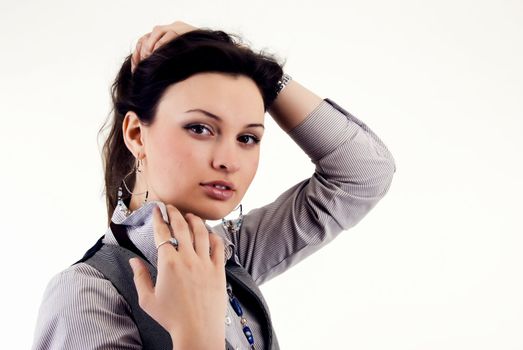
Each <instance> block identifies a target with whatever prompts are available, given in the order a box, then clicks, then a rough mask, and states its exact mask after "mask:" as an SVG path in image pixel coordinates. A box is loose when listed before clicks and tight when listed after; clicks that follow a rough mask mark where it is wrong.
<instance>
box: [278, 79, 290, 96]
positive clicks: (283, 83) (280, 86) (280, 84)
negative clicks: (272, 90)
mask: <svg viewBox="0 0 523 350" xmlns="http://www.w3.org/2000/svg"><path fill="white" fill-rule="evenodd" d="M291 80H292V77H291V76H290V75H289V74H287V73H283V75H282V77H281V79H280V80H278V82H277V83H276V96H278V94H279V93H280V92H282V90H283V89H284V88H285V87H286V86H287V84H289V82H290V81H291Z"/></svg>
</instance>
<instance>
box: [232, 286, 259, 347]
mask: <svg viewBox="0 0 523 350" xmlns="http://www.w3.org/2000/svg"><path fill="white" fill-rule="evenodd" d="M227 294H228V295H229V302H230V303H231V306H232V308H233V309H234V312H236V315H238V316H239V317H240V322H241V324H242V330H243V334H245V337H246V338H247V341H248V342H249V344H250V346H251V350H255V348H254V336H253V334H252V332H251V329H250V328H249V326H247V319H246V318H245V317H243V310H242V307H241V305H240V302H239V301H238V299H237V298H236V297H235V296H234V294H233V293H232V287H231V284H230V283H229V282H227Z"/></svg>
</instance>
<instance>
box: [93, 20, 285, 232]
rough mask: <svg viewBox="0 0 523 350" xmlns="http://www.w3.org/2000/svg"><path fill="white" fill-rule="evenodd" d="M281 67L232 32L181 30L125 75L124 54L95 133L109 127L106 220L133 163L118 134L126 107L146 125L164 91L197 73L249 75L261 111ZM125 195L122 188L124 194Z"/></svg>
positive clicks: (269, 99)
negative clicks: (260, 101)
mask: <svg viewBox="0 0 523 350" xmlns="http://www.w3.org/2000/svg"><path fill="white" fill-rule="evenodd" d="M282 66H283V64H282V63H279V62H278V61H277V60H276V59H275V58H274V57H273V56H272V55H269V54H266V53H263V52H260V53H255V52H254V51H252V50H251V49H250V48H249V47H247V46H246V45H244V44H243V43H242V40H241V38H239V37H238V36H237V35H232V34H227V33H225V32H223V31H215V30H208V29H198V30H193V31H190V32H187V33H185V34H183V35H180V36H178V37H176V38H175V39H173V40H172V41H170V42H168V43H166V44H164V45H163V46H161V47H160V48H158V49H156V50H155V51H154V52H153V53H152V54H151V55H150V56H149V57H147V58H146V59H145V60H142V61H141V62H140V63H139V64H138V65H137V67H136V69H135V71H134V73H131V55H129V56H127V57H126V59H125V61H124V63H123V65H122V67H121V69H120V71H119V72H118V75H117V76H116V79H115V81H114V83H113V85H112V88H111V95H112V102H113V109H112V111H111V115H110V116H109V117H108V119H107V120H106V121H105V123H104V125H103V126H102V128H101V129H100V132H99V134H100V133H101V132H102V131H103V130H105V129H107V128H110V131H109V134H108V136H107V139H106V140H105V142H104V145H103V150H102V159H103V165H104V169H105V196H106V202H107V215H108V218H107V219H108V223H110V220H111V217H112V215H113V212H114V210H115V207H116V204H117V203H116V201H117V191H118V187H119V186H120V184H121V182H122V179H123V177H124V176H125V175H127V174H128V173H129V172H131V171H132V169H133V167H134V164H135V158H134V156H133V154H132V153H131V152H130V151H129V149H128V148H127V146H126V145H125V143H124V139H123V132H122V123H123V119H124V117H125V115H126V113H127V112H128V111H133V112H135V113H136V114H137V115H138V117H139V119H140V121H141V122H142V123H144V124H145V125H150V124H151V123H153V121H154V116H155V114H156V108H157V105H158V103H159V101H160V99H161V97H162V95H163V93H164V92H165V90H166V89H167V88H168V87H169V86H170V85H172V84H174V83H177V82H179V81H182V80H185V79H187V78H189V77H190V76H192V75H194V74H197V73H202V72H220V73H226V74H231V75H235V76H236V75H240V74H241V75H245V76H247V77H249V78H251V79H252V80H253V81H254V82H255V83H256V85H257V86H258V88H259V90H260V93H261V95H262V98H263V103H264V108H265V111H267V109H268V108H269V107H270V105H271V104H272V103H273V102H274V100H275V98H276V90H275V88H276V83H277V81H278V80H279V79H280V78H281V77H282V75H283V70H282ZM134 182H135V177H134V174H132V175H130V176H129V177H127V179H126V184H127V186H129V189H131V190H132V189H133V187H134ZM126 193H127V192H126V191H125V188H124V195H125V194H126Z"/></svg>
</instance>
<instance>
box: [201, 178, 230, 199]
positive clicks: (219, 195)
mask: <svg viewBox="0 0 523 350" xmlns="http://www.w3.org/2000/svg"><path fill="white" fill-rule="evenodd" d="M200 186H202V188H203V190H204V192H205V194H206V195H207V196H209V197H210V198H212V199H217V200H222V201H225V200H228V199H230V198H231V197H232V196H233V194H234V191H235V189H234V185H233V184H232V183H230V182H227V181H211V182H205V183H201V184H200Z"/></svg>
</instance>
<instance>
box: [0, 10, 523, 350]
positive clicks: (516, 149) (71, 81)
mask: <svg viewBox="0 0 523 350" xmlns="http://www.w3.org/2000/svg"><path fill="white" fill-rule="evenodd" d="M178 19H179V20H183V21H185V22H188V23H190V24H193V25H195V26H201V27H211V28H214V29H223V30H226V31H231V32H235V33H238V34H240V35H243V36H244V38H245V39H246V40H247V41H248V42H250V43H251V45H252V46H253V47H254V48H256V49H262V48H265V49H268V50H270V51H272V52H274V53H276V54H278V55H279V56H280V57H282V58H287V64H286V66H285V70H286V71H287V72H288V73H289V74H291V75H292V76H293V77H294V79H296V81H299V82H300V83H301V84H303V85H305V86H307V87H308V88H310V89H311V90H313V91H314V92H316V93H317V94H319V95H320V96H322V97H329V98H331V99H333V100H334V101H335V102H337V103H338V104H340V105H341V106H343V107H344V108H346V109H347V110H348V111H350V112H351V113H353V114H354V115H356V116H357V117H358V118H360V119H362V120H363V121H364V122H366V123H367V124H368V125H369V126H370V127H371V128H372V129H373V130H374V131H375V132H376V133H377V134H378V135H379V136H380V137H381V138H382V139H383V141H384V142H385V143H386V144H387V146H388V147H389V149H390V150H391V151H392V153H393V155H394V157H395V159H396V163H397V172H396V175H395V178H394V180H393V183H392V186H391V189H390V191H389V194H388V195H387V196H386V197H385V198H384V199H383V200H382V201H381V202H380V203H378V205H377V206H376V208H375V209H374V210H372V211H371V212H370V213H369V215H368V216H367V217H366V218H365V219H363V221H362V222H361V223H360V224H358V225H357V226H356V227H354V228H353V229H351V230H349V231H347V232H343V233H342V234H341V236H339V237H338V238H337V239H336V240H335V241H334V242H332V243H331V244H329V245H328V246H327V247H325V248H324V249H323V250H321V251H319V252H318V253H316V254H314V255H313V256H311V257H309V258H308V259H307V260H305V261H303V262H302V263H300V264H298V265H297V266H296V267H294V268H293V269H291V270H289V271H288V272H286V273H285V274H283V275H281V276H279V277H277V278H276V279H274V280H272V281H269V282H268V283H267V284H265V285H263V286H262V291H263V292H264V295H265V297H266V299H267V301H268V303H269V306H270V310H271V312H272V315H273V322H274V326H275V329H276V331H277V335H278V338H279V340H280V344H281V347H282V349H318V348H322V349H327V348H336V349H369V350H370V349H379V350H381V349H401V350H406V349H423V350H427V349H445V350H450V349H504V350H508V349H523V336H522V333H521V332H522V329H523V297H522V296H523V274H522V271H521V270H522V267H523V254H522V248H523V238H522V233H523V230H522V229H521V216H522V209H523V205H522V203H521V201H522V196H523V189H522V188H523V165H522V163H523V157H522V155H521V152H522V151H523V141H522V140H523V121H522V120H523V118H522V117H523V113H522V112H523V68H522V63H521V62H523V35H522V34H523V2H522V1H508V0H501V1H500V0H497V1H494V0H491V1H472V0H470V1H465V0H459V1H456V0H452V1H450V0H445V1H413V0H410V1H409V0H398V1H384V0H381V1H379V0H378V1H363V0H361V1H338V2H336V1H333V0H324V1H314V2H312V1H303V0H300V1H285V2H284V1H281V0H279V1H276V0H265V1H260V2H253V1H240V0H238V1H207V2H204V1H194V0H193V1H184V2H181V1H172V0H171V1H147V2H146V1H140V2H138V1H128V0H127V1H85V2H75V1H65V0H64V1H56V0H53V1H50V0H48V1H41V2H36V1H17V2H15V1H4V0H2V2H1V3H0V39H1V41H0V45H1V54H0V70H1V75H0V112H1V114H0V118H1V127H2V130H1V138H0V139H1V141H0V142H1V144H0V150H1V156H0V164H1V165H0V169H1V170H0V176H1V184H2V189H1V192H2V201H1V204H0V205H1V211H0V215H1V224H2V227H1V235H2V238H1V242H2V254H1V267H2V288H1V292H0V293H1V298H0V310H1V312H0V315H1V316H0V322H1V325H0V329H1V330H2V333H3V335H2V348H6V349H13V348H20V349H24V348H29V347H30V344H31V343H32V335H33V330H34V325H35V321H36V316H37V312H38V307H39V305H40V303H41V298H42V294H43V291H44V288H45V286H46V284H47V282H48V281H49V279H50V278H51V277H52V276H53V275H54V274H55V273H57V272H59V271H60V270H62V269H64V268H66V267H67V266H69V265H70V264H71V263H73V262H74V261H76V260H77V259H78V258H79V257H80V256H81V255H82V254H83V253H84V251H85V250H86V249H87V248H88V247H90V246H91V245H92V244H93V243H94V242H95V241H96V239H97V238H98V237H99V236H101V235H102V234H103V233H104V231H105V225H106V221H105V220H106V209H105V202H104V197H103V196H102V186H103V182H102V179H103V173H102V167H101V158H100V153H99V147H98V145H97V140H96V137H97V131H98V129H99V128H100V126H101V125H102V123H103V121H104V120H105V117H106V116H107V114H108V113H109V109H110V104H109V101H110V100H109V86H110V84H111V82H112V80H113V79H114V77H115V75H116V72H117V69H118V67H119V65H121V63H122V62H123V59H124V57H125V56H126V55H128V54H129V53H130V52H131V48H132V47H133V46H134V44H135V43H136V40H137V39H138V37H140V36H141V35H143V34H144V33H146V32H148V31H150V30H151V29H152V27H153V26H154V25H156V24H166V23H170V22H173V21H174V20H178ZM266 122H267V125H268V130H267V134H266V138H265V139H264V145H263V146H262V160H261V164H260V169H259V173H258V175H257V177H256V179H255V182H254V183H253V185H252V187H251V189H250V191H249V192H248V193H247V196H246V198H245V200H244V201H243V204H244V208H245V210H246V211H248V210H250V209H252V208H254V207H257V206H260V205H263V204H265V203H268V202H270V201H271V200H272V199H274V198H275V197H276V195H278V194H279V193H280V192H282V191H283V190H284V189H286V188H288V187H289V186H291V185H293V184H294V183H296V182H298V181H301V180H303V179H304V178H306V177H308V176H310V175H311V173H312V171H313V167H312V164H311V163H310V162H309V160H308V159H307V158H306V156H305V155H304V154H303V153H302V152H301V151H300V149H299V148H297V147H296V146H295V145H294V143H293V142H292V140H291V139H290V138H289V137H288V136H286V135H285V133H283V132H282V131H281V130H280V129H279V128H278V127H277V126H276V124H275V123H273V122H272V119H271V118H270V116H269V115H267V120H266ZM281 150H284V152H281ZM278 157H279V158H278ZM274 174H279V175H278V177H276V176H275V175H274ZM275 234H277V233H275Z"/></svg>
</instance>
